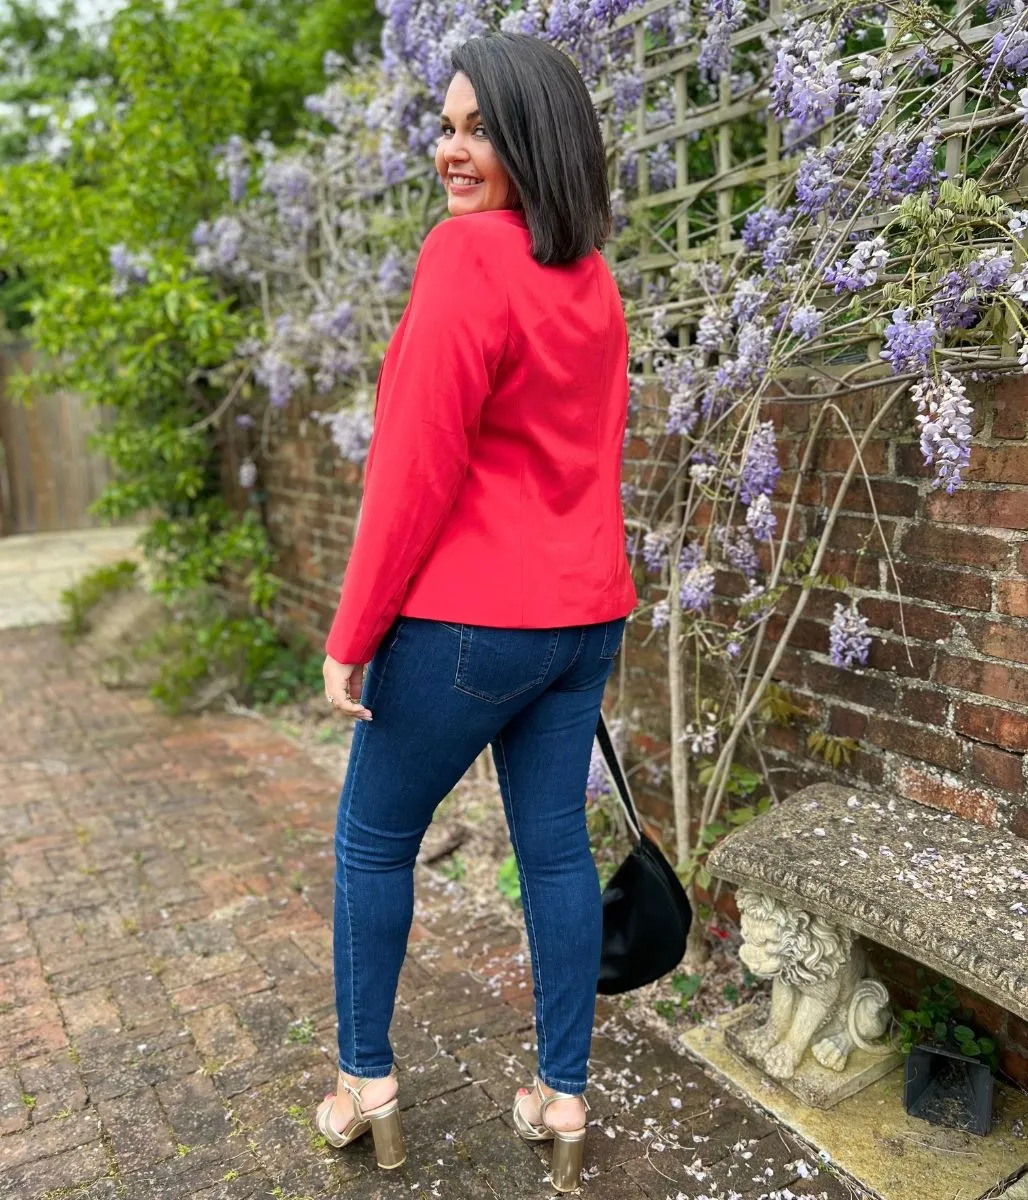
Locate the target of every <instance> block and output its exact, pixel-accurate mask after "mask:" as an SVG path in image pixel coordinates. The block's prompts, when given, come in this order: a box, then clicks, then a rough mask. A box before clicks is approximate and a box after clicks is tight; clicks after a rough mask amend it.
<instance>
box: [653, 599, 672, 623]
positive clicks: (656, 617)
mask: <svg viewBox="0 0 1028 1200" xmlns="http://www.w3.org/2000/svg"><path fill="white" fill-rule="evenodd" d="M670 620H671V605H670V604H669V603H668V602H667V600H658V601H657V603H656V604H655V605H654V606H653V612H652V613H651V614H650V624H651V625H652V626H653V628H654V629H664V628H666V627H667V624H668V622H669V621H670Z"/></svg>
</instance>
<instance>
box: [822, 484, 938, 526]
mask: <svg viewBox="0 0 1028 1200" xmlns="http://www.w3.org/2000/svg"><path fill="white" fill-rule="evenodd" d="M841 483H842V480H841V479H828V480H826V481H825V503H826V504H832V503H833V502H834V500H835V497H836V495H837V493H838V491H839V485H840V484H841ZM871 492H872V494H873V495H874V501H875V508H876V509H877V510H878V513H879V514H880V515H888V516H893V517H912V516H913V515H914V514H915V513H916V512H917V505H918V501H919V499H920V495H921V493H920V492H919V491H918V489H917V485H916V484H913V483H902V482H899V481H897V480H893V479H874V480H872V481H871ZM842 507H843V509H844V510H846V511H848V512H870V511H871V501H870V498H869V497H868V494H867V484H866V483H865V482H864V480H862V479H854V480H853V482H852V483H851V484H850V486H849V487H848V488H847V489H846V497H845V499H844V500H843V502H842Z"/></svg>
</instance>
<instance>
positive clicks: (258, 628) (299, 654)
mask: <svg viewBox="0 0 1028 1200" xmlns="http://www.w3.org/2000/svg"><path fill="white" fill-rule="evenodd" d="M138 654H139V657H141V658H143V659H147V658H153V659H156V660H157V661H158V663H159V671H158V676H157V680H156V682H155V683H154V685H153V687H152V688H151V695H152V696H153V697H154V698H155V699H157V700H159V701H160V702H161V703H162V704H163V705H164V706H165V707H166V708H167V709H168V710H169V711H171V712H178V711H179V710H180V709H181V708H182V707H183V705H184V704H185V703H186V702H187V701H188V700H189V699H190V698H191V697H192V696H194V695H195V694H196V693H197V692H198V691H199V690H200V689H201V688H203V687H204V686H205V685H208V684H213V683H216V682H217V681H218V680H223V681H225V683H226V688H230V689H231V690H232V691H233V693H234V694H236V696H237V698H240V696H241V697H242V698H243V699H246V700H248V701H249V702H251V703H254V704H259V705H272V706H274V705H277V704H284V703H285V702H286V701H287V700H289V699H290V698H291V697H293V696H294V695H296V694H297V693H298V692H310V691H313V690H314V689H316V688H317V687H318V685H319V683H320V680H321V665H322V655H320V654H319V653H317V652H314V651H312V650H311V649H310V647H309V646H307V645H306V644H305V643H303V642H301V641H299V640H298V639H292V640H284V639H283V637H282V635H281V633H280V631H279V630H278V629H277V628H276V627H275V625H273V624H272V622H271V621H270V620H268V619H267V618H266V617H264V616H261V615H259V614H254V613H252V612H250V613H244V614H242V615H232V613H231V611H225V606H224V601H222V600H220V598H219V597H217V596H216V595H215V594H214V593H213V592H210V591H206V592H201V593H199V594H198V596H194V597H193V598H192V599H191V600H190V602H189V605H188V606H183V607H181V608H179V609H177V610H176V611H175V619H174V620H172V621H170V622H168V623H167V624H166V625H164V626H162V627H161V628H160V629H159V630H158V631H157V632H156V633H154V634H152V635H151V636H150V637H149V638H148V639H147V640H146V642H144V643H143V645H142V646H141V647H140V650H139V652H138Z"/></svg>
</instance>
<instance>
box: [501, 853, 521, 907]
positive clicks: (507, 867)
mask: <svg viewBox="0 0 1028 1200" xmlns="http://www.w3.org/2000/svg"><path fill="white" fill-rule="evenodd" d="M496 888H497V891H499V893H500V895H501V896H502V897H503V898H504V899H505V900H509V901H510V903H511V904H515V905H520V903H521V879H520V877H519V875H518V864H517V860H516V859H515V857H514V855H513V854H508V855H507V857H506V858H505V859H504V860H503V862H502V863H500V869H499V870H498V871H497V872H496Z"/></svg>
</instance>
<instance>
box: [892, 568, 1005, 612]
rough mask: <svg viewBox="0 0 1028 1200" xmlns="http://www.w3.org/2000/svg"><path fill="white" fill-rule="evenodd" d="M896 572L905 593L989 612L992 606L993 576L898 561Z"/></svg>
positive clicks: (922, 598)
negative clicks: (990, 577)
mask: <svg viewBox="0 0 1028 1200" xmlns="http://www.w3.org/2000/svg"><path fill="white" fill-rule="evenodd" d="M896 576H897V578H898V579H899V582H900V589H901V591H902V592H903V594H904V595H905V596H916V597H918V599H921V600H932V601H934V602H935V603H936V604H948V605H950V607H952V608H970V609H977V610H979V611H981V612H988V610H989V609H990V608H992V580H991V579H989V578H988V577H987V576H983V575H971V574H969V573H968V572H966V571H950V570H946V569H945V568H944V567H937V566H935V564H934V563H933V564H931V565H928V564H920V563H910V562H906V563H897V564H896Z"/></svg>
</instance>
